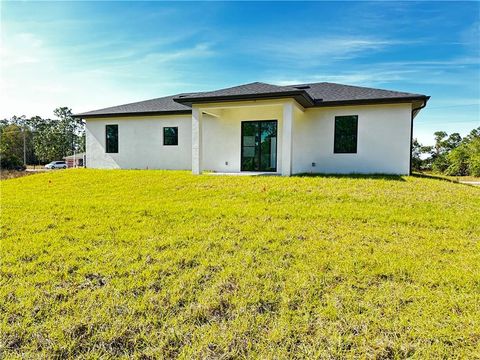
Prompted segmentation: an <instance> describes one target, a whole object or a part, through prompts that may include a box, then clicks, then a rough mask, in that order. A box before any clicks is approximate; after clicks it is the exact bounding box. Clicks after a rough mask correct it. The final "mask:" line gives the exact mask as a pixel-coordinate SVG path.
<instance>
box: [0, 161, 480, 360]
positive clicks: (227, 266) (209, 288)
mask: <svg viewBox="0 0 480 360" xmlns="http://www.w3.org/2000/svg"><path fill="white" fill-rule="evenodd" d="M1 207H2V213H1V225H2V232H1V240H0V241H1V268H0V269H1V272H0V281H1V284H0V285H1V287H0V316H1V328H0V346H1V353H2V355H3V356H5V357H15V356H17V357H20V356H23V357H26V358H31V357H47V358H52V357H57V358H64V357H80V358H82V357H83V358H95V357H98V356H106V357H120V356H125V357H138V358H161V357H163V358H174V357H180V358H239V357H240V358H242V357H243V358H258V357H260V358H286V357H289V358H319V357H320V358H344V357H360V358H363V357H366V358H405V357H413V358H439V357H463V358H465V357H470V358H473V357H480V350H479V347H480V315H479V314H480V267H479V264H480V247H479V241H480V189H479V188H475V187H472V186H467V185H462V184H454V183H451V182H449V181H445V180H438V179H426V178H420V177H388V178H382V177H359V178H351V177H292V178H282V177H232V176H209V175H204V176H196V177H195V176H192V175H190V174H189V173H187V172H168V171H122V170H118V171H116V170H115V171H100V170H67V171H57V172H50V173H46V174H39V175H34V176H29V177H25V178H19V179H11V180H6V181H2V182H1Z"/></svg>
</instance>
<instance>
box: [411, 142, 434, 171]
mask: <svg viewBox="0 0 480 360" xmlns="http://www.w3.org/2000/svg"><path fill="white" fill-rule="evenodd" d="M432 149H433V147H432V146H424V145H422V144H421V143H420V142H419V141H418V140H417V139H413V143H412V169H413V170H416V171H421V170H425V168H426V167H427V165H428V160H427V159H422V155H424V154H428V153H430V152H431V151H432Z"/></svg>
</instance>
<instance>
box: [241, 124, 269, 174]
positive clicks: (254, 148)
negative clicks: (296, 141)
mask: <svg viewBox="0 0 480 360" xmlns="http://www.w3.org/2000/svg"><path fill="white" fill-rule="evenodd" d="M241 165H242V166H241V170H242V171H277V120H267V121H243V122H242V164H241Z"/></svg>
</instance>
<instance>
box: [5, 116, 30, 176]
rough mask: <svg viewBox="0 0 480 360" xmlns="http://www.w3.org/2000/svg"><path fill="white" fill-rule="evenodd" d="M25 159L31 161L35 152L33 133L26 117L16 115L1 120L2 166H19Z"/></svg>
mask: <svg viewBox="0 0 480 360" xmlns="http://www.w3.org/2000/svg"><path fill="white" fill-rule="evenodd" d="M24 151H25V160H26V162H27V163H31V161H33V160H34V158H35V154H34V149H33V135H32V131H31V129H30V128H29V127H28V126H27V125H26V123H25V117H24V116H22V117H17V116H14V117H12V118H11V119H9V120H7V119H3V120H1V121H0V157H1V158H2V168H11V167H18V166H19V165H23V161H24Z"/></svg>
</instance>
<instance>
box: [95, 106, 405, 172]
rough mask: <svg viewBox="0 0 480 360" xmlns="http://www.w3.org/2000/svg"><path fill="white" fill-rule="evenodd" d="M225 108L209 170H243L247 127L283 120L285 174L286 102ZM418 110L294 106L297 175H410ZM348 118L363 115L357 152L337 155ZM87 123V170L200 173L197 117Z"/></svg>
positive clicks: (210, 139)
mask: <svg viewBox="0 0 480 360" xmlns="http://www.w3.org/2000/svg"><path fill="white" fill-rule="evenodd" d="M209 105H212V104H209ZM213 105H218V107H221V106H222V105H223V104H221V103H219V104H213ZM218 107H217V108H215V109H214V110H211V111H210V112H211V113H213V114H215V115H216V116H212V115H209V114H203V116H202V124H201V126H202V133H203V136H202V143H201V154H202V168H203V170H207V171H209V170H210V171H217V172H240V162H241V122H242V121H248V120H277V121H278V126H277V142H278V143H277V172H278V173H281V172H282V148H283V136H282V135H283V103H279V102H278V101H277V102H275V103H273V102H272V103H271V104H267V105H263V106H239V107H230V108H224V109H221V110H220V109H219V108H218ZM411 108H412V105H411V104H390V105H362V106H338V107H330V108H309V109H305V111H304V112H301V111H300V110H299V109H297V108H296V107H294V120H293V143H292V173H293V174H296V173H311V172H312V173H387V174H408V173H409V165H410V124H411V123H410V121H411ZM202 109H203V110H205V111H207V112H208V111H209V109H208V107H205V108H203V106H202ZM340 115H358V138H357V140H358V143H357V153H356V154H335V153H334V152H333V143H334V124H335V116H340ZM86 124H87V126H86V136H87V139H86V147H87V151H86V153H87V156H86V165H87V167H92V168H125V169H146V168H149V169H192V117H191V115H181V116H180V115H168V116H167V115H165V116H151V117H125V118H115V117H113V118H97V119H87V122H86ZM107 124H118V135H119V152H118V154H107V153H105V125H107ZM164 126H178V130H179V137H178V142H179V143H178V146H164V145H163V127H164ZM312 162H314V163H315V164H316V166H315V167H312ZM226 163H228V164H226Z"/></svg>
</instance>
